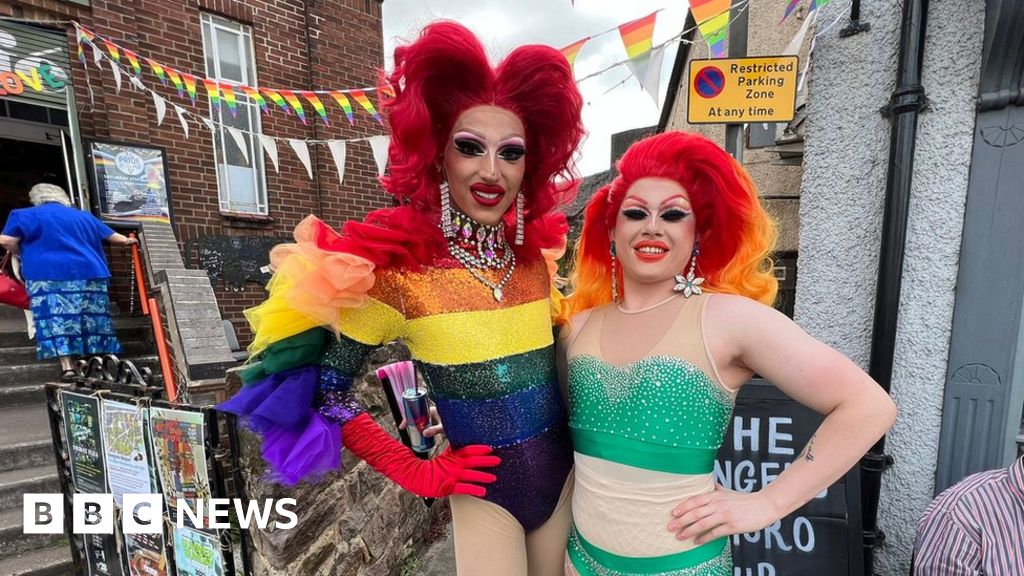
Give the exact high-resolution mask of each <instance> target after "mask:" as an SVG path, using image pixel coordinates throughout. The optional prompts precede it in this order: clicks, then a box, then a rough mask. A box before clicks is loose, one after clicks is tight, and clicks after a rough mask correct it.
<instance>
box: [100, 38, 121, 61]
mask: <svg viewBox="0 0 1024 576" xmlns="http://www.w3.org/2000/svg"><path fill="white" fill-rule="evenodd" d="M103 44H104V45H105V46H106V47H107V52H109V53H110V57H111V58H113V59H114V62H117V63H118V64H120V63H121V51H120V50H118V48H117V44H114V43H113V42H111V41H110V40H107V39H106V38H103Z"/></svg>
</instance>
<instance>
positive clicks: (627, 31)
mask: <svg viewBox="0 0 1024 576" xmlns="http://www.w3.org/2000/svg"><path fill="white" fill-rule="evenodd" d="M726 2H728V0H726ZM657 17H658V13H657V12H652V13H650V14H648V15H647V16H644V17H643V18H638V19H636V20H633V21H632V22H626V23H625V24H623V25H621V26H619V34H620V35H621V36H622V45H623V46H625V47H626V55H627V56H629V59H630V60H632V59H634V58H636V57H638V56H642V55H644V54H647V53H648V52H650V51H651V38H653V37H654V21H655V20H656V19H657Z"/></svg>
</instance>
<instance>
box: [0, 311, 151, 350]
mask: <svg viewBox="0 0 1024 576" xmlns="http://www.w3.org/2000/svg"><path fill="white" fill-rule="evenodd" d="M113 320H114V329H115V330H116V331H117V337H118V338H120V339H121V340H123V341H125V342H129V341H132V340H152V338H153V328H152V326H153V325H152V321H151V320H150V319H149V317H148V316H138V317H135V316H132V317H123V316H120V317H114V318H113ZM22 346H35V341H34V340H29V338H28V332H27V331H26V328H25V323H24V322H17V323H12V322H10V321H5V322H4V323H3V324H2V325H0V348H15V347H22Z"/></svg>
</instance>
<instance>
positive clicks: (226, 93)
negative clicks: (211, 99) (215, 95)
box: [218, 82, 238, 118]
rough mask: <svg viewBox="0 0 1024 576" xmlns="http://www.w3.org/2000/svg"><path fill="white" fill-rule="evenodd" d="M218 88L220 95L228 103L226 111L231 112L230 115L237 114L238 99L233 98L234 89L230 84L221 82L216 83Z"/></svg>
mask: <svg viewBox="0 0 1024 576" xmlns="http://www.w3.org/2000/svg"><path fill="white" fill-rule="evenodd" d="M218 87H219V88H220V95H221V97H223V98H224V103H225V104H227V105H228V112H231V117H232V118H234V117H235V116H238V101H237V100H236V99H235V91H234V90H233V89H232V88H231V85H230V84H224V83H223V82H222V83H220V84H218Z"/></svg>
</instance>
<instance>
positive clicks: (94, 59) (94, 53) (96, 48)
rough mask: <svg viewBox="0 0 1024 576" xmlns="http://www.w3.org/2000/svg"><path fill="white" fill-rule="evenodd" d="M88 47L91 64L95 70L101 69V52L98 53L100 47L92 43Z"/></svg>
mask: <svg viewBox="0 0 1024 576" xmlns="http://www.w3.org/2000/svg"><path fill="white" fill-rule="evenodd" d="M89 45H90V46H92V63H93V64H95V65H96V67H97V68H103V65H102V64H100V62H102V61H103V52H101V51H100V47H99V46H97V45H95V44H93V43H90V44H89Z"/></svg>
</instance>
